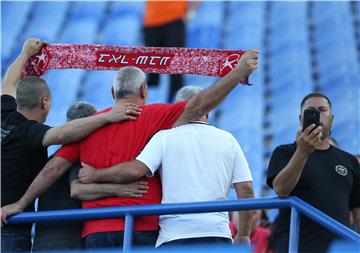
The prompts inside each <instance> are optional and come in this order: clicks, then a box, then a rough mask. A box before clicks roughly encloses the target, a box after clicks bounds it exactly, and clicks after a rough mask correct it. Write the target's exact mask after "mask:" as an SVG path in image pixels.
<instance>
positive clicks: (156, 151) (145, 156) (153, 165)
mask: <svg viewBox="0 0 360 253" xmlns="http://www.w3.org/2000/svg"><path fill="white" fill-rule="evenodd" d="M163 138H164V134H163V131H160V132H158V133H156V134H155V135H154V136H153V137H152V138H151V140H150V141H149V142H148V144H146V146H145V147H144V149H143V150H142V151H141V153H140V154H139V155H138V156H137V157H136V160H138V161H140V162H142V163H144V164H145V165H146V166H147V167H148V169H149V171H148V173H146V175H145V176H147V177H152V176H154V173H155V171H156V170H157V169H158V168H159V167H160V165H161V161H162V152H163V148H162V146H163Z"/></svg>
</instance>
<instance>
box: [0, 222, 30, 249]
mask: <svg viewBox="0 0 360 253" xmlns="http://www.w3.org/2000/svg"><path fill="white" fill-rule="evenodd" d="M30 251H31V232H30V230H29V229H26V228H13V227H4V228H2V229H1V252H2V253H7V252H9V253H10V252H30Z"/></svg>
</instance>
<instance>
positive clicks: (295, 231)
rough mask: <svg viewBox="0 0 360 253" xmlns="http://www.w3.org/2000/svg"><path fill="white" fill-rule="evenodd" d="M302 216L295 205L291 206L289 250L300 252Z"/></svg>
mask: <svg viewBox="0 0 360 253" xmlns="http://www.w3.org/2000/svg"><path fill="white" fill-rule="evenodd" d="M299 231H300V216H299V213H298V211H297V210H296V208H295V207H292V208H291V217H290V235H289V252H298V249H299Z"/></svg>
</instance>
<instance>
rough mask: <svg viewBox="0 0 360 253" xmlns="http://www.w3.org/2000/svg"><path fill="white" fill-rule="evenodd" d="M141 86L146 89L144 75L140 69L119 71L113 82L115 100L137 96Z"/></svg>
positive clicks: (122, 69) (132, 68)
mask: <svg viewBox="0 0 360 253" xmlns="http://www.w3.org/2000/svg"><path fill="white" fill-rule="evenodd" d="M142 86H146V87H147V83H146V77H145V74H144V72H143V71H142V70H141V69H139V68H137V67H133V66H129V67H124V68H121V69H119V70H118V72H117V73H116V75H115V77H114V80H113V88H114V93H115V94H114V95H115V98H116V99H119V98H124V97H127V96H131V95H139V89H140V88H141V87H142Z"/></svg>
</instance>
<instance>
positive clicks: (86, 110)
mask: <svg viewBox="0 0 360 253" xmlns="http://www.w3.org/2000/svg"><path fill="white" fill-rule="evenodd" d="M96 111H97V109H96V107H95V106H94V105H93V104H90V103H88V102H84V101H81V102H76V103H74V104H72V105H71V106H70V107H69V109H68V110H67V112H66V119H67V121H71V120H74V119H80V118H85V117H88V116H91V115H93V114H94V113H96Z"/></svg>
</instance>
